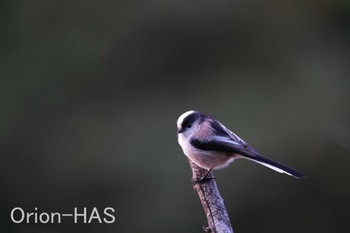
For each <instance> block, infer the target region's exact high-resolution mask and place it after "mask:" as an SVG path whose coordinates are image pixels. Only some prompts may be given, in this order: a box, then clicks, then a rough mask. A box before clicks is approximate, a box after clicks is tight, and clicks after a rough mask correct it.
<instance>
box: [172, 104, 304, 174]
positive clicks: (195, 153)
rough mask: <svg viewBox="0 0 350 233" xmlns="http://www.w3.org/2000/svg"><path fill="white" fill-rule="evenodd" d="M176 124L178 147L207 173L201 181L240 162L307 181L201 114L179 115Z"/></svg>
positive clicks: (197, 112) (220, 124)
mask: <svg viewBox="0 0 350 233" xmlns="http://www.w3.org/2000/svg"><path fill="white" fill-rule="evenodd" d="M176 124H177V135H178V143H179V144H180V146H181V148H182V150H183V153H184V154H185V155H186V156H187V157H188V158H189V159H190V160H191V161H192V162H194V163H195V164H196V165H198V166H199V167H201V168H204V169H206V170H208V172H207V173H206V174H205V175H204V176H203V177H202V179H201V180H204V178H205V177H206V176H207V175H208V174H209V173H210V172H211V171H212V170H213V169H214V170H216V169H221V168H225V167H227V166H228V165H229V164H230V163H231V162H233V161H234V160H235V159H240V158H244V159H248V160H251V161H254V162H257V163H259V164H261V165H264V166H266V167H268V168H270V169H272V170H275V171H277V172H279V173H285V174H287V175H290V176H292V177H295V178H298V179H299V178H306V176H305V175H304V174H303V173H301V172H299V171H297V170H295V169H293V168H290V167H288V166H286V165H284V164H282V163H280V162H277V161H275V160H272V159H270V158H267V157H265V156H262V155H261V154H259V153H258V152H257V151H256V150H255V149H254V148H253V147H252V146H250V145H249V144H248V143H246V142H245V141H244V140H242V139H241V138H240V137H238V136H237V135H236V134H235V133H233V132H232V131H230V130H229V129H227V128H226V127H225V126H224V125H223V124H222V123H220V122H219V121H217V120H215V119H214V118H213V117H211V116H209V115H206V114H204V113H202V112H199V111H194V110H190V111H187V112H185V113H183V114H182V115H180V117H179V118H178V120H177V123H176Z"/></svg>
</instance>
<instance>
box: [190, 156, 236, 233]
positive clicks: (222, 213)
mask: <svg viewBox="0 0 350 233" xmlns="http://www.w3.org/2000/svg"><path fill="white" fill-rule="evenodd" d="M188 161H189V163H190V166H191V169H192V174H193V176H192V181H193V189H195V190H196V191H197V193H198V196H199V199H200V200H201V202H202V205H203V208H204V212H205V215H206V216H207V220H208V225H209V227H208V228H209V229H207V230H206V231H207V232H212V233H233V230H232V226H231V222H230V218H229V217H228V214H227V211H226V208H225V205H224V200H223V199H222V198H221V196H220V193H219V190H218V188H217V186H216V182H215V179H214V174H213V172H210V173H209V174H208V176H207V178H209V179H207V180H205V181H204V182H195V181H196V180H198V179H200V178H201V177H203V176H204V175H205V174H206V173H207V170H205V169H203V168H201V167H199V166H197V165H196V164H194V163H193V162H192V161H191V160H188ZM210 178H211V179H210Z"/></svg>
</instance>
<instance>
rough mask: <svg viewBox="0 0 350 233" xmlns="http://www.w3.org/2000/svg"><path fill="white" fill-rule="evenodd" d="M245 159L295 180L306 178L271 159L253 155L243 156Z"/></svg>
mask: <svg viewBox="0 0 350 233" xmlns="http://www.w3.org/2000/svg"><path fill="white" fill-rule="evenodd" d="M243 158H245V159H249V160H251V161H254V162H257V163H260V164H261V165H264V166H266V167H268V168H270V169H272V170H275V171H277V172H280V173H286V174H287V175H290V176H294V177H295V178H298V179H299V178H306V177H307V176H305V175H304V174H302V173H301V172H298V171H297V170H295V169H293V168H290V167H288V166H286V165H284V164H282V163H280V162H277V161H274V160H272V159H269V158H266V157H264V156H262V155H259V154H254V155H247V154H245V156H243Z"/></svg>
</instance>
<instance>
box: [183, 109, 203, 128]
mask: <svg viewBox="0 0 350 233" xmlns="http://www.w3.org/2000/svg"><path fill="white" fill-rule="evenodd" d="M198 119H199V123H201V122H203V121H204V115H203V114H202V113H199V112H194V113H192V114H190V115H188V116H187V117H185V119H184V120H183V122H182V127H188V126H189V127H188V128H190V127H191V126H192V124H193V122H195V121H196V120H198Z"/></svg>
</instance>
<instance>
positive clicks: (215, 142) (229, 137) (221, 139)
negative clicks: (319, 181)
mask: <svg viewBox="0 0 350 233" xmlns="http://www.w3.org/2000/svg"><path fill="white" fill-rule="evenodd" d="M211 124H212V127H213V128H214V129H215V130H216V136H214V137H211V138H210V139H209V140H206V141H201V140H198V139H192V140H191V141H190V142H191V144H192V145H193V146H194V147H195V148H197V149H201V150H213V151H222V152H227V153H230V154H240V155H242V157H243V158H246V159H249V160H252V161H254V162H257V163H260V164H262V165H264V166H266V167H268V168H270V169H273V170H275V171H277V172H280V173H286V174H288V175H291V176H294V177H296V178H302V177H304V175H303V174H302V173H300V172H298V171H296V170H294V169H292V168H290V167H288V166H286V165H284V164H282V163H280V162H277V161H274V160H272V159H269V158H266V157H264V156H262V155H260V154H259V153H257V152H256V151H255V150H254V148H253V147H251V146H249V145H248V144H247V143H246V142H245V141H243V140H242V139H240V138H239V137H238V136H237V135H236V134H234V133H232V132H231V131H229V130H228V129H226V128H225V127H224V126H223V125H222V124H220V123H215V122H214V123H211Z"/></svg>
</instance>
